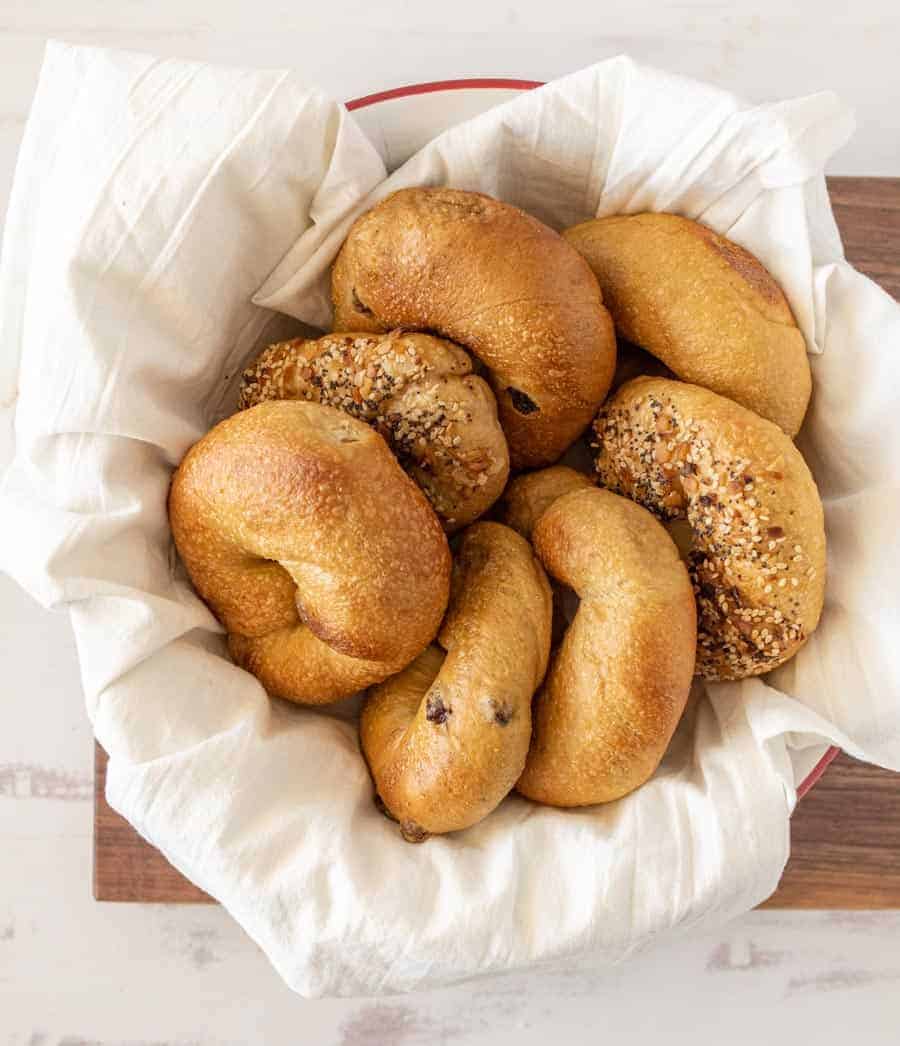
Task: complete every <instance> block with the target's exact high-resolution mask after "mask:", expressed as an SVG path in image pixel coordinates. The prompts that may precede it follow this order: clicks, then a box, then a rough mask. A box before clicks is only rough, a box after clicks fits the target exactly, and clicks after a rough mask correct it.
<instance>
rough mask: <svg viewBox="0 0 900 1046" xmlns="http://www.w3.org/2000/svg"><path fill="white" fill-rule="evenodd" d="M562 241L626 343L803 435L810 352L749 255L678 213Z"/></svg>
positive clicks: (602, 222)
mask: <svg viewBox="0 0 900 1046" xmlns="http://www.w3.org/2000/svg"><path fill="white" fill-rule="evenodd" d="M563 236H564V237H565V239H566V240H567V241H568V242H569V243H570V244H571V245H572V246H573V247H575V249H576V250H578V251H579V252H580V253H581V254H582V255H583V256H584V257H585V258H586V259H587V261H588V264H589V265H590V266H591V268H592V269H593V271H594V275H595V276H596V277H597V280H598V281H599V283H600V287H601V288H602V290H603V298H604V301H605V302H606V307H607V308H608V309H609V311H610V312H611V313H612V316H613V319H614V320H615V324H616V330H617V331H618V333H619V334H620V336H622V337H624V338H627V339H628V340H629V341H632V342H634V343H635V344H637V345H640V346H642V347H643V348H645V349H646V350H647V351H648V352H651V353H652V354H653V355H654V356H656V357H658V358H659V359H660V360H662V362H663V363H665V365H666V366H667V367H668V368H669V369H670V370H671V371H672V372H673V373H674V374H675V375H676V376H677V377H679V378H681V379H682V380H683V381H688V382H692V383H693V384H695V385H702V386H703V387H704V388H707V389H711V390H712V391H713V392H718V393H719V394H720V395H722V396H727V397H728V398H729V399H733V400H735V401H736V402H738V403H740V404H742V405H743V406H745V407H747V408H748V409H750V410H752V411H755V412H756V413H757V414H759V415H761V416H762V417H764V418H768V419H769V420H770V421H774V422H775V424H776V425H780V426H781V428H782V429H784V431H785V432H786V433H787V434H788V435H789V436H793V435H795V434H796V432H797V431H798V430H799V428H800V425H801V424H802V422H803V416H804V414H805V413H806V407H807V405H808V403H809V396H810V391H811V389H812V378H811V375H810V369H809V360H808V359H807V356H806V343H805V341H804V338H803V334H802V333H801V332H800V329H799V328H798V326H797V324H796V322H795V320H794V315H793V313H792V312H791V307H790V305H788V302H787V299H786V298H785V296H784V294H783V293H782V291H781V288H780V287H779V286H778V284H777V283H776V282H775V280H774V279H772V277H771V276H770V275H769V273H768V271H767V270H766V269H765V268H764V267H763V266H762V264H761V263H760V262H759V261H757V259H756V258H755V257H754V256H753V255H752V254H750V252H749V251H746V250H744V248H743V247H739V246H738V245H737V244H736V243H732V241H731V240H727V239H725V237H724V236H719V235H718V234H717V233H714V232H713V231H712V229H708V228H707V227H706V226H705V225H701V224H700V223H699V222H694V221H690V220H689V219H687V218H680V217H679V216H678V215H675V214H633V215H623V216H619V217H613V218H596V219H594V220H593V221H589V222H584V223H583V224H581V225H576V226H574V227H573V228H571V229H567V230H566V231H565V232H564V233H563Z"/></svg>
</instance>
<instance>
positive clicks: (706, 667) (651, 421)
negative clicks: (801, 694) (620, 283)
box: [594, 378, 825, 679]
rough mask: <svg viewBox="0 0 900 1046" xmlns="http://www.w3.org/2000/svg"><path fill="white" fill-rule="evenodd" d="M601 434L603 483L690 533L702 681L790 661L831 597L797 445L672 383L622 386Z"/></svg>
mask: <svg viewBox="0 0 900 1046" xmlns="http://www.w3.org/2000/svg"><path fill="white" fill-rule="evenodd" d="M594 430H595V435H596V452H597V457H596V465H597V472H598V474H599V477H600V482H601V483H602V484H603V485H604V486H606V487H609V488H610V489H611V490H615V491H618V492H619V493H621V494H625V495H627V496H628V497H630V498H633V499H634V500H635V501H638V502H640V504H642V505H644V506H645V507H646V508H648V509H650V510H651V511H652V512H653V513H654V514H655V515H657V516H658V517H660V518H661V519H663V520H678V519H681V520H686V521H687V523H688V524H689V526H690V530H691V540H692V549H691V551H690V554H689V559H688V562H689V569H690V573H691V580H692V582H693V585H694V592H695V593H696V596H697V606H698V611H699V635H698V647H697V671H698V673H699V674H700V675H702V676H704V677H705V678H707V679H743V678H744V677H745V676H754V675H759V674H761V673H763V672H769V671H771V670H772V669H773V668H776V667H777V666H778V665H780V664H782V663H783V662H785V661H787V660H788V658H790V657H792V656H793V655H794V654H795V653H796V652H797V650H798V649H799V647H800V646H801V645H802V644H803V643H804V642H806V640H807V639H808V637H809V635H810V633H811V632H812V631H813V629H814V628H815V627H816V625H817V623H818V620H819V615H820V613H821V610H822V603H823V600H824V591H825V529H824V520H823V513H822V503H821V501H820V500H819V494H818V491H817V490H816V484H815V482H814V480H813V478H812V476H811V474H810V471H809V469H808V467H807V465H806V462H805V461H804V460H803V458H802V456H801V454H800V452H799V451H798V450H797V448H796V447H795V446H794V444H793V443H792V441H791V440H790V439H789V438H788V437H787V436H786V435H785V434H784V432H783V431H782V430H781V429H780V428H778V426H777V425H774V424H773V423H772V422H770V421H766V420H765V419H764V418H761V417H759V416H758V415H756V414H754V413H753V412H752V411H749V410H746V409H745V408H744V407H741V406H739V405H738V404H737V403H735V402H733V401H732V400H729V399H726V398H725V397H724V396H717V395H716V394H715V393H714V392H710V391H709V390H708V389H702V388H698V387H697V386H696V385H687V384H685V383H684V382H680V381H670V380H667V379H666V378H636V379H635V380H633V381H630V382H628V383H627V384H625V385H623V386H622V387H621V388H620V389H619V390H618V392H616V394H615V395H614V396H612V397H611V398H610V399H609V400H608V401H607V403H606V404H605V406H604V408H603V410H602V411H601V413H600V415H599V416H598V418H597V421H596V424H595V426H594Z"/></svg>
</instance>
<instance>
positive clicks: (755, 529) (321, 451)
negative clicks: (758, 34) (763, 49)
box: [3, 45, 900, 995]
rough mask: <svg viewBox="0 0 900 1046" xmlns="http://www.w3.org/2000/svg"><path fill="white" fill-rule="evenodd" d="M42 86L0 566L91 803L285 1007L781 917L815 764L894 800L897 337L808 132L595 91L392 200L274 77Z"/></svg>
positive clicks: (387, 182) (535, 109)
mask: <svg viewBox="0 0 900 1046" xmlns="http://www.w3.org/2000/svg"><path fill="white" fill-rule="evenodd" d="M148 61H149V60H148ZM76 80H77V81H78V82H79V83H81V84H83V85H84V94H85V98H72V99H69V98H68V94H67V89H66V88H67V85H68V86H69V87H71V84H72V83H74V82H75V81H76ZM41 83H42V86H41V89H40V90H39V94H38V100H37V101H36V103H35V108H34V110H33V114H32V118H31V121H30V124H29V134H28V135H27V136H26V146H25V148H24V150H23V158H22V159H21V160H20V165H19V172H18V174H17V191H18V193H19V197H20V198H18V199H17V200H16V199H14V204H13V208H12V210H11V219H10V220H11V225H10V229H11V230H12V232H11V234H10V238H11V242H12V246H11V247H10V246H7V251H6V254H5V261H6V270H5V277H4V278H5V280H6V288H5V289H6V291H7V295H6V298H5V301H6V305H5V309H6V318H5V322H6V324H7V328H6V329H7V330H10V329H14V330H15V332H16V334H17V341H18V343H19V344H20V346H21V362H20V363H19V371H18V373H19V378H18V380H19V384H20V388H21V395H20V404H19V414H18V418H17V425H18V426H19V429H18V432H19V435H18V447H17V457H16V460H15V461H14V463H13V466H12V468H11V469H10V472H9V474H8V476H7V480H6V486H5V488H4V495H3V497H4V511H5V512H8V513H10V516H11V519H12V523H13V526H14V527H15V528H18V529H17V533H19V534H20V535H21V536H22V540H21V549H23V550H24V551H22V552H21V554H17V562H16V563H15V564H12V565H10V564H8V563H4V566H6V567H7V568H8V569H10V572H12V573H13V574H14V575H15V576H17V577H18V578H19V580H20V581H21V582H22V583H23V584H24V585H25V586H26V587H27V588H29V590H30V591H32V592H34V593H35V595H37V596H38V598H40V599H42V601H43V602H45V603H46V604H47V605H66V606H68V608H69V610H70V612H71V615H72V620H73V625H74V627H75V631H76V638H77V640H78V645H79V654H80V656H81V663H82V672H83V682H84V687H85V693H86V698H87V703H88V711H89V714H90V716H91V718H92V721H93V724H94V729H95V731H96V733H97V736H98V738H99V740H100V741H101V743H102V744H103V745H104V747H106V748H107V750H108V752H109V754H110V764H109V784H108V797H109V801H110V802H111V803H112V805H113V806H114V807H115V808H116V809H118V810H120V811H121V812H122V813H123V814H124V815H125V816H126V817H128V819H129V820H130V821H131V822H132V823H133V824H134V825H135V826H136V827H137V828H138V829H139V830H140V831H141V832H142V834H144V835H145V836H146V837H147V838H148V839H150V841H152V842H153V843H155V845H157V846H158V847H159V848H160V849H161V850H162V851H163V852H164V853H165V854H166V856H168V857H169V859H170V860H171V861H172V862H173V863H174V864H175V865H176V867H178V868H179V869H180V870H181V871H183V872H184V873H185V874H186V875H188V876H189V877H190V878H192V879H193V880H194V881H195V882H197V883H198V884H199V885H200V886H202V887H203V888H204V889H206V890H207V891H209V892H210V893H211V894H212V895H213V896H215V897H216V898H218V899H219V900H220V901H222V902H223V903H224V904H225V905H226V906H227V907H228V908H229V910H230V911H232V913H233V914H234V915H235V917H236V918H237V919H238V920H239V921H240V922H241V923H242V925H244V927H245V928H246V929H247V930H248V932H250V933H251V935H252V936H253V937H254V938H255V939H256V940H257V941H258V942H259V943H260V944H261V946H262V947H263V949H264V950H265V951H266V953H267V954H268V955H269V957H270V958H271V959H272V961H273V963H274V964H275V965H276V967H277V968H278V970H279V971H280V972H281V973H282V975H283V976H284V977H285V979H286V980H287V982H288V983H289V984H290V985H291V986H292V987H293V988H295V989H296V990H298V991H301V992H303V993H304V994H311V995H321V994H375V993H379V992H383V991H397V990H409V989H412V988H416V987H421V986H433V985H438V984H442V983H450V982H452V981H454V980H459V979H461V978H465V977H471V976H474V975H477V974H483V973H487V972H501V971H510V970H515V969H520V968H524V967H528V966H531V965H533V964H536V963H541V964H547V963H551V962H559V961H563V960H566V959H575V960H577V961H579V962H585V963H590V962H599V963H605V962H609V961H614V960H617V959H620V958H622V957H624V956H626V955H628V954H630V953H632V952H634V951H635V950H637V949H639V948H641V947H644V946H645V945H646V944H647V943H649V942H650V941H652V940H654V939H655V938H657V937H658V936H660V935H661V934H663V933H664V932H672V931H675V930H676V929H679V928H688V927H692V926H709V925H713V924H715V923H716V922H721V921H723V920H724V919H727V918H730V917H733V916H735V915H737V914H740V913H741V912H743V911H746V910H747V909H749V908H750V907H752V906H753V905H755V904H757V903H759V902H760V901H761V900H763V899H764V898H765V897H766V896H768V894H770V893H771V892H772V890H773V889H774V888H775V886H776V885H777V882H778V878H779V875H780V873H781V870H782V868H783V866H784V863H785V861H786V859H787V856H788V852H789V818H790V814H791V811H792V809H793V805H794V803H795V802H796V793H797V786H798V784H799V782H800V781H801V780H802V779H803V777H804V776H805V773H806V770H801V769H799V767H801V766H805V767H807V769H808V766H809V765H810V759H809V755H810V753H812V754H813V758H812V762H813V763H814V762H815V760H816V759H818V758H819V757H820V756H821V754H822V753H823V752H825V751H826V750H827V748H828V746H829V745H834V744H836V745H839V746H842V747H845V748H846V749H847V750H848V751H851V752H853V753H854V754H856V755H859V756H861V757H863V758H867V759H869V760H871V761H874V762H879V763H881V764H882V765H885V766H898V767H900V697H898V691H897V675H898V673H897V667H898V666H897V663H896V656H897V655H896V653H895V651H894V649H893V645H892V644H891V642H890V641H889V636H890V632H891V628H892V627H893V626H895V625H896V623H897V622H898V620H900V618H898V612H900V595H898V591H900V587H898V586H897V585H896V584H895V583H894V582H896V581H897V576H896V575H897V569H898V568H897V565H896V563H895V562H894V561H893V560H894V559H895V558H896V557H892V556H891V554H890V547H889V546H890V544H891V541H892V540H895V539H893V538H892V534H893V528H894V527H895V526H896V523H897V521H898V508H900V483H898V467H897V464H896V461H897V460H898V457H897V451H898V449H900V447H898V444H900V425H898V421H897V417H896V414H897V412H896V409H895V408H896V403H894V404H893V409H892V404H891V394H892V393H893V396H894V400H896V395H898V394H900V371H898V364H897V354H896V353H894V354H893V356H891V354H890V352H889V344H890V339H891V337H896V336H898V335H900V320H898V308H897V306H896V304H895V303H894V302H892V301H891V300H890V299H888V298H887V296H886V295H884V294H883V293H882V292H881V291H879V290H878V289H877V288H876V287H874V285H872V284H870V283H869V282H868V281H867V280H865V278H864V277H862V276H860V275H859V274H857V273H855V272H854V271H853V270H852V269H851V268H850V267H849V266H848V265H847V263H846V262H845V261H844V260H843V256H842V251H841V247H840V241H839V238H838V236H837V232H836V229H835V227H834V223H833V219H832V218H831V213H830V209H829V206H828V202H827V194H826V190H825V183H824V177H823V174H822V170H823V165H824V163H825V161H826V159H827V158H828V157H829V156H830V155H831V153H833V152H834V151H835V150H836V149H837V148H838V147H839V146H840V145H841V144H842V143H843V141H844V140H845V139H846V137H847V135H848V134H849V131H850V118H849V116H848V114H847V113H846V111H845V110H844V109H843V107H842V106H841V104H840V103H839V102H838V101H837V100H836V99H835V98H834V97H833V96H831V95H828V94H823V95H815V96H812V97H810V98H804V99H799V100H797V101H794V102H786V103H780V104H778V105H770V106H750V105H747V104H745V103H743V102H740V101H739V100H738V99H735V98H733V97H732V96H730V95H727V94H726V93H724V92H722V91H719V90H718V89H716V88H713V87H709V86H707V85H703V84H698V83H694V82H692V81H688V80H683V79H681V78H677V77H672V76H669V75H668V74H665V73H659V72H656V71H654V70H649V69H645V68H642V67H640V66H637V65H635V64H634V63H632V62H630V61H629V60H627V59H615V60H612V61H609V62H604V63H601V64H599V65H597V66H595V67H592V68H591V69H588V70H584V71H583V72H581V73H577V74H574V75H573V76H571V77H568V78H565V79H563V80H561V81H557V82H555V83H552V84H549V85H547V86H545V87H543V88H541V89H539V90H537V91H533V92H529V93H526V94H523V95H521V96H520V97H517V98H515V99H513V100H512V101H510V102H508V103H507V104H505V105H503V106H501V107H499V108H494V109H491V110H489V111H487V112H485V113H484V114H482V115H481V116H477V117H475V118H473V119H471V120H469V121H468V122H466V123H464V124H461V125H459V126H455V127H451V128H450V129H448V130H446V131H443V132H442V133H440V134H437V135H436V136H435V138H434V139H433V140H432V141H430V142H428V143H427V144H426V145H425V146H424V147H423V148H422V149H421V150H419V151H418V152H417V153H416V154H415V155H414V156H413V157H412V158H411V159H410V160H408V161H407V162H406V163H404V164H403V165H402V166H400V167H399V169H398V170H396V171H395V172H391V171H389V170H387V169H386V167H385V160H384V157H383V156H382V155H381V154H380V153H379V151H378V149H377V148H376V146H375V145H373V144H372V143H371V142H370V141H369V139H368V138H367V137H366V135H365V134H364V133H363V131H362V130H361V129H360V128H359V127H358V126H357V125H356V124H355V122H354V118H353V116H352V114H350V113H348V112H347V110H346V109H344V108H343V107H342V106H340V105H339V104H338V103H336V102H333V101H331V100H330V99H328V98H326V97H325V96H324V95H322V94H321V93H319V92H317V91H314V90H310V89H309V88H307V87H306V86H305V85H303V84H302V83H301V82H300V81H299V80H298V79H297V78H296V77H295V76H294V74H290V73H287V74H275V73H268V72H252V71H251V72H248V71H243V72H240V73H239V72H238V71H234V70H225V69H217V68H215V67H210V66H199V65H195V66H192V65H191V64H190V63H179V62H169V63H163V65H162V66H160V65H152V64H147V63H146V62H145V59H144V56H137V55H118V54H115V53H111V52H93V51H89V50H88V49H83V48H73V47H66V46H62V45H59V46H57V47H56V48H55V49H51V52H50V53H49V55H48V60H47V65H46V66H45V70H44V73H43V76H42V82H41ZM179 85H181V86H179ZM238 85H240V90H238V89H237V88H238ZM176 94H177V97H178V100H177V103H176V102H175V101H174V100H173V99H174V98H175V96H176ZM92 98H93V100H94V103H95V106H96V108H97V110H98V114H97V115H96V116H91V115H88V116H84V113H85V112H87V111H88V110H87V109H84V110H83V111H82V109H81V108H79V107H80V106H87V105H88V103H89V102H90V101H91V99H92ZM101 98H102V104H101V102H100V99H101ZM125 99H127V101H126V100H125ZM101 113H102V114H105V115H103V118H102V119H101V115H100V114H101ZM80 117H84V119H83V120H82V121H81V122H80V123H78V119H79V118H80ZM76 123H77V125H78V126H79V129H80V130H79V136H74V135H70V134H69V133H68V130H67V129H68V128H69V127H70V126H75V125H76ZM197 128H201V130H198V131H197V134H196V136H194V137H191V135H192V133H193V130H194V129H197ZM184 136H188V137H184ZM178 141H182V142H184V143H186V144H183V145H182V146H176V144H175V143H176V142H178ZM51 145H53V146H54V148H56V149H57V150H61V152H60V153H59V155H61V156H63V157H64V158H65V159H67V160H68V161H69V163H70V168H69V172H70V174H71V172H72V171H74V172H75V173H74V175H72V177H71V182H70V184H69V186H68V189H67V191H66V193H65V194H64V195H65V198H64V199H63V195H62V183H60V184H59V185H56V183H55V182H54V178H56V177H57V176H56V175H55V172H54V167H53V165H51V166H50V168H48V169H47V170H45V172H44V174H43V176H42V177H43V182H42V184H41V197H40V200H39V201H38V200H37V198H36V197H35V196H33V195H32V196H31V197H30V198H29V196H28V193H29V192H32V191H33V190H31V189H30V188H23V187H22V186H23V185H24V183H25V182H26V181H27V180H28V175H29V173H30V172H32V171H33V170H35V169H37V165H38V164H39V163H40V159H41V157H42V156H45V155H48V150H49V149H50V146H51ZM124 146H128V149H125V150H124V151H123V147H124ZM135 154H140V155H139V156H137V157H136V156H135ZM123 156H125V157H126V158H125V159H122V157H123ZM117 157H118V159H116V158H117ZM148 157H149V159H148ZM154 172H156V173H154ZM157 174H158V175H159V177H157V176H156V175H157ZM98 200H99V201H100V202H98ZM17 206H18V207H19V209H20V210H22V211H23V213H24V212H25V210H29V208H30V210H29V213H34V208H35V207H38V206H40V209H41V217H42V220H41V221H40V222H38V224H37V226H36V231H35V232H34V233H32V234H30V239H29V242H28V250H27V252H26V250H25V247H24V246H21V247H20V246H19V245H20V243H23V241H24V239H25V237H24V234H22V232H21V230H19V232H18V233H17V226H16V223H15V217H16V213H17V211H16V207H17ZM60 215H63V217H59V216H60ZM57 218H58V221H56V219H57ZM44 219H46V220H44ZM55 222H56V224H54V223H55ZM60 244H61V245H62V246H61V247H60V246H59V245H60ZM54 247H56V252H55V254H54ZM38 274H39V275H40V279H41V281H42V282H41V284H40V287H41V289H42V290H43V291H45V292H46V290H47V289H48V288H50V289H53V288H58V296H57V299H56V302H55V304H54V305H53V307H52V308H51V309H49V310H46V311H45V313H42V314H41V315H37V316H35V317H33V318H32V319H30V320H28V319H27V317H28V309H27V308H26V306H27V301H28V295H29V294H32V295H33V294H35V293H36V288H37V286H38V285H37V283H36V280H37V278H38ZM17 295H18V297H17ZM17 304H18V305H20V306H21V308H20V311H19V312H18V313H16V311H15V310H16V308H17ZM15 316H18V317H19V318H18V319H16V320H15V324H17V326H14V328H11V327H10V326H9V325H10V324H11V323H12V322H13V320H11V319H10V317H15ZM21 317H26V320H27V322H26V321H25V320H22V318H21ZM73 330H77V332H78V333H77V334H76V335H75V336H73V338H74V340H72V341H70V342H68V343H67V352H68V354H69V356H70V357H71V359H69V360H61V357H60V348H59V345H60V344H61V343H59V342H58V339H59V338H60V337H61V336H62V334H63V333H64V332H69V333H71V332H72V331H73ZM39 394H40V395H43V397H44V404H43V407H41V406H40V404H39ZM48 419H51V420H48ZM892 622H893V626H892ZM412 844H415V845H412Z"/></svg>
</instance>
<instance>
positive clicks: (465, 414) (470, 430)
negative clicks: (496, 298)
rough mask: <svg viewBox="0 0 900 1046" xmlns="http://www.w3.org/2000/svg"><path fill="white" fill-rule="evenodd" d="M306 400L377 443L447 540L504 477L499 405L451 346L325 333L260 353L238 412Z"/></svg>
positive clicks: (405, 336) (488, 501) (415, 338)
mask: <svg viewBox="0 0 900 1046" xmlns="http://www.w3.org/2000/svg"><path fill="white" fill-rule="evenodd" d="M269 399H304V400H308V401H312V402H315V403H325V404H328V405H329V406H332V407H337V408H339V409H340V410H343V411H346V412H347V413H348V414H352V415H353V417H355V418H359V419H360V420H361V421H365V422H367V423H368V424H370V425H372V426H374V428H375V429H376V430H377V431H378V432H380V433H381V435H382V436H384V438H385V440H386V441H387V444H388V446H389V447H390V448H391V450H393V452H394V454H396V456H397V458H398V460H399V461H400V464H401V465H402V466H403V467H404V468H405V469H406V471H407V472H408V473H409V475H410V476H411V477H412V478H413V479H414V480H415V481H416V483H418V485H419V486H420V487H421V488H422V490H423V491H424V493H425V496H426V497H427V498H428V500H429V501H430V502H431V504H432V507H433V508H434V510H435V512H437V514H438V516H439V518H440V519H441V521H442V522H443V524H444V527H445V529H446V530H447V531H448V532H452V531H454V530H458V529H459V528H460V527H463V526H466V525H467V524H469V523H471V522H472V521H473V520H475V519H477V518H478V517H479V516H480V515H482V513H484V512H485V511H486V510H487V509H488V508H489V507H490V506H491V505H492V504H493V503H494V501H495V500H496V499H497V497H498V496H499V495H500V493H501V492H502V490H503V487H504V485H505V484H506V478H507V476H508V475H509V452H508V450H507V446H506V439H505V437H504V435H503V430H502V429H501V428H500V423H499V421H498V420H497V404H496V402H495V400H494V397H493V394H492V393H491V390H490V389H489V388H488V386H487V384H486V383H485V382H484V381H483V380H482V379H481V378H479V377H478V376H477V375H475V374H473V373H472V361H471V359H470V358H469V356H468V355H467V354H466V353H465V352H463V350H462V349H460V348H459V347H458V346H456V345H453V344H451V343H450V342H448V341H443V340H442V339H440V338H433V337H430V336H429V335H427V334H410V333H405V332H402V331H394V332H392V333H390V334H376V335H372V334H327V335H326V336H325V337H324V338H318V339H316V340H313V341H310V340H306V339H303V338H295V339H294V340H293V341H286V342H281V343H279V344H277V345H272V346H270V347H269V348H268V349H266V350H265V351H264V352H263V353H262V354H261V355H260V356H259V357H257V359H256V360H255V361H254V362H253V363H252V364H251V365H250V367H248V368H247V370H245V371H244V375H243V380H242V385H241V397H240V406H241V407H242V408H246V407H252V406H253V405H255V404H257V403H262V402H263V401H265V400H269Z"/></svg>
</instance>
